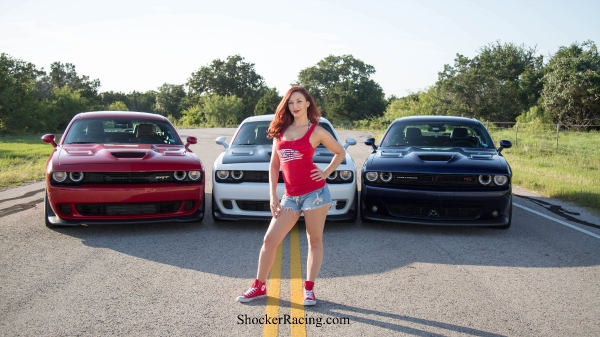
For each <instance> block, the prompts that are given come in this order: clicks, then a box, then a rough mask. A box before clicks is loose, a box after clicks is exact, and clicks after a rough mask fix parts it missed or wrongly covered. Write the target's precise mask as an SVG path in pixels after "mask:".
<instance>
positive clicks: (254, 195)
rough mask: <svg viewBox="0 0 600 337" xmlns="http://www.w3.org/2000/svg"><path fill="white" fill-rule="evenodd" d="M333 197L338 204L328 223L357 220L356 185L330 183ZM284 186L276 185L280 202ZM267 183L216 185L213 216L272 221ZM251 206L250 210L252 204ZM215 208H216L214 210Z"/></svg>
mask: <svg viewBox="0 0 600 337" xmlns="http://www.w3.org/2000/svg"><path fill="white" fill-rule="evenodd" d="M327 187H328V188H329V192H330V193H331V198H332V199H333V200H334V201H335V202H336V203H337V205H336V206H333V207H331V208H330V209H329V212H328V213H327V220H330V221H346V220H352V219H354V218H355V217H356V214H357V212H358V207H357V206H356V204H357V203H355V199H356V198H357V197H358V195H357V192H356V191H357V188H356V182H354V183H348V184H327ZM283 194H284V185H283V184H278V185H277V196H278V197H279V198H280V199H281V198H282V197H283ZM269 201H270V200H269V184H268V183H239V184H227V183H225V184H224V183H217V182H213V215H214V217H215V218H217V219H219V220H227V221H235V220H271V218H272V217H273V215H272V214H271V211H270V210H269V209H268V204H269ZM250 204H251V207H249V205H250ZM215 206H216V207H215Z"/></svg>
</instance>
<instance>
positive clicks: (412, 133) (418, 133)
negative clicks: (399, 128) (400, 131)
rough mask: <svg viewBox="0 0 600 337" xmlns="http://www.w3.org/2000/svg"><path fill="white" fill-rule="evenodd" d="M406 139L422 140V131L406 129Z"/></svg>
mask: <svg viewBox="0 0 600 337" xmlns="http://www.w3.org/2000/svg"><path fill="white" fill-rule="evenodd" d="M406 138H421V129H418V128H406Z"/></svg>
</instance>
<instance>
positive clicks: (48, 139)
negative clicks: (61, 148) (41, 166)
mask: <svg viewBox="0 0 600 337" xmlns="http://www.w3.org/2000/svg"><path fill="white" fill-rule="evenodd" d="M42 142H44V143H48V144H52V146H54V147H57V146H58V145H57V144H56V142H55V141H54V135H53V134H47V135H43V136H42Z"/></svg>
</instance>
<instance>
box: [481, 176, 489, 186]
mask: <svg viewBox="0 0 600 337" xmlns="http://www.w3.org/2000/svg"><path fill="white" fill-rule="evenodd" d="M491 182H492V176H489V175H487V174H482V175H480V176H479V183H480V184H481V185H484V186H487V185H489V184H490V183H491Z"/></svg>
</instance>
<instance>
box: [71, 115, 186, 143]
mask: <svg viewBox="0 0 600 337" xmlns="http://www.w3.org/2000/svg"><path fill="white" fill-rule="evenodd" d="M94 143H96V144H171V145H182V144H181V141H180V140H179V137H178V136H177V132H176V131H175V129H173V127H172V126H171V124H169V123H167V122H165V121H157V120H146V119H127V120H125V119H115V118H99V119H78V120H76V121H75V122H73V124H72V125H71V127H70V128H69V130H68V132H67V135H66V137H65V142H64V144H94Z"/></svg>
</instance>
